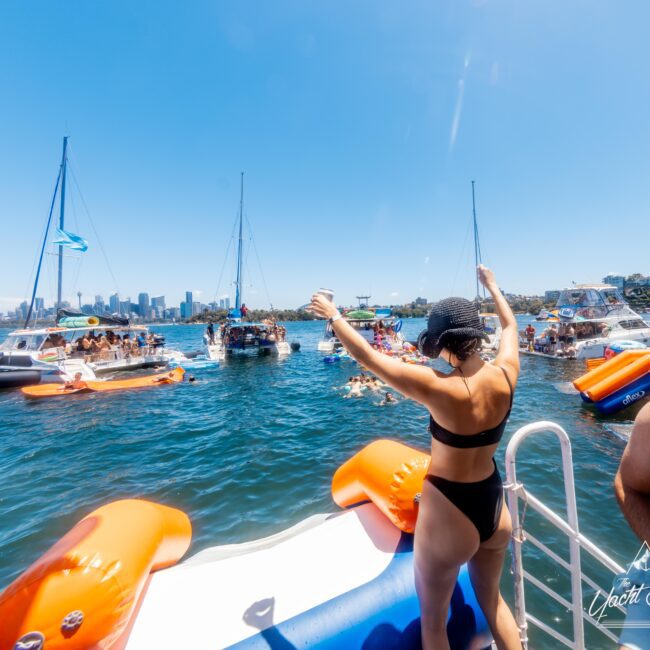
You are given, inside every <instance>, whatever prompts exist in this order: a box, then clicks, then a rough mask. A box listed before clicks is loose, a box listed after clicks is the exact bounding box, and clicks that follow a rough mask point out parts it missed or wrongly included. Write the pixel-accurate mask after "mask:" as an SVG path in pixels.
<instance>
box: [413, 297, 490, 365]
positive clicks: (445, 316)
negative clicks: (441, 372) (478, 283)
mask: <svg viewBox="0 0 650 650" xmlns="http://www.w3.org/2000/svg"><path fill="white" fill-rule="evenodd" d="M454 339H455V340H457V341H467V340H469V339H484V340H485V341H489V339H488V336H487V334H486V333H485V332H484V330H483V325H482V324H481V319H480V318H479V315H478V307H477V305H476V303H475V302H471V301H469V300H467V299H466V298H445V299H444V300H441V301H440V302H436V303H434V305H433V307H432V308H431V311H430V312H429V321H428V323H427V329H425V330H422V332H421V333H420V336H419V337H418V349H419V350H420V352H422V354H425V355H426V356H428V357H431V358H433V359H435V358H437V357H438V356H439V355H440V351H441V350H442V348H444V347H446V345H447V344H448V343H449V341H451V340H454Z"/></svg>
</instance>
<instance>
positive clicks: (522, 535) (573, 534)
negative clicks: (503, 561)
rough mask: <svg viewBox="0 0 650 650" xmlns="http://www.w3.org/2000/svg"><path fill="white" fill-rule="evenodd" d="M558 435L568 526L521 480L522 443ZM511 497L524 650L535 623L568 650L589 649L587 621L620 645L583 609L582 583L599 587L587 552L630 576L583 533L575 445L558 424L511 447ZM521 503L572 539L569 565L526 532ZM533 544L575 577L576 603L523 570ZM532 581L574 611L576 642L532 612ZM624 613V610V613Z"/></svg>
mask: <svg viewBox="0 0 650 650" xmlns="http://www.w3.org/2000/svg"><path fill="white" fill-rule="evenodd" d="M542 432H544V433H546V432H552V433H554V434H555V435H556V436H557V438H558V440H559V442H560V449H561V453H562V470H563V477H564V495H565V501H566V511H567V518H566V520H565V519H563V518H562V517H560V516H559V515H558V514H557V513H555V512H554V511H553V510H551V509H550V508H548V507H547V506H546V505H544V504H543V503H542V502H541V501H540V500H539V499H538V498H536V497H534V496H533V495H532V494H531V493H530V492H528V491H527V490H526V489H525V488H524V485H523V484H522V483H520V482H519V481H518V480H517V468H516V456H517V451H518V450H519V447H520V446H521V444H522V442H523V441H524V440H525V439H526V438H528V437H529V436H531V435H533V434H538V433H542ZM506 478H507V480H506V484H505V486H504V487H505V489H506V495H507V500H508V509H509V511H510V516H511V518H512V528H513V534H512V572H513V577H514V583H515V585H514V587H515V619H516V621H517V625H518V627H519V631H520V635H521V640H522V644H523V647H524V648H525V649H527V648H528V623H529V622H530V623H532V624H533V625H535V626H536V627H537V628H539V629H540V630H542V631H544V632H545V633H547V634H548V635H550V636H551V637H553V638H554V639H556V640H557V641H559V642H560V643H562V644H563V645H565V646H567V647H569V648H574V649H575V650H583V649H584V647H585V638H584V635H585V633H584V621H585V620H587V621H588V622H589V623H591V624H592V625H593V626H594V627H596V628H597V629H598V630H599V631H600V632H601V633H602V634H604V635H606V636H607V637H608V638H610V639H612V640H615V637H614V636H613V635H612V633H611V632H609V630H607V629H606V628H605V627H604V626H603V625H601V624H600V623H599V622H598V621H596V620H595V619H594V618H593V617H592V616H590V615H589V614H588V613H587V612H586V611H585V610H584V608H583V601H582V583H583V582H585V583H586V584H587V585H589V586H591V587H592V588H593V587H597V585H596V583H595V582H594V581H593V580H591V578H589V577H588V576H586V575H584V574H583V573H582V568H581V557H580V553H581V550H582V549H584V550H585V551H586V552H587V553H589V555H591V556H592V557H593V558H594V559H596V560H597V561H598V562H599V563H600V564H601V565H602V566H604V567H605V568H606V569H608V570H609V571H611V572H612V573H613V574H614V575H616V574H619V573H622V572H624V569H623V567H621V566H620V565H619V564H618V563H617V562H615V561H614V560H613V559H612V558H610V557H609V556H608V555H607V554H606V553H605V552H604V551H602V550H601V549H600V548H598V547H597V546H596V545H595V544H594V543H593V542H591V541H590V540H588V539H587V538H586V537H585V536H584V535H582V534H581V533H580V530H579V527H578V508H577V504H576V494H575V482H574V477H573V459H572V453H571V442H570V440H569V436H568V435H567V433H566V431H565V430H564V429H563V428H562V427H561V426H559V425H558V424H555V423H554V422H535V423H533V424H528V425H526V426H524V427H522V428H521V429H519V430H518V431H517V432H516V433H515V434H514V435H513V437H512V439H511V440H510V442H509V443H508V447H507V449H506ZM519 499H523V500H524V503H525V505H526V507H528V506H530V507H532V508H533V509H534V510H536V511H537V512H539V513H540V514H541V515H542V516H543V517H544V518H545V519H546V520H547V521H549V522H550V523H552V524H553V525H554V526H555V527H556V528H558V529H559V530H560V531H561V532H562V533H564V534H565V535H566V536H567V537H568V538H569V561H568V562H567V561H566V560H563V559H562V558H561V557H560V556H559V555H557V554H556V553H554V552H553V551H551V549H550V548H548V546H546V545H545V544H544V543H543V542H541V541H540V540H538V539H537V538H536V537H534V536H533V535H529V534H527V533H526V532H525V531H524V529H523V520H522V519H521V518H520V515H519ZM526 541H530V542H531V543H532V544H533V546H535V547H536V548H537V549H539V550H540V551H541V552H542V553H544V554H545V555H546V556H548V557H550V558H551V559H552V560H553V561H554V562H555V563H556V564H557V565H559V566H561V567H563V568H565V569H567V570H568V571H569V573H570V576H571V602H569V601H567V600H566V599H565V598H564V597H562V596H560V594H558V593H557V592H555V591H554V590H553V589H551V588H550V587H548V586H547V585H545V584H544V583H542V582H541V581H540V580H538V579H537V578H535V577H534V576H533V575H532V574H530V573H529V572H527V571H525V570H524V568H523V555H522V546H523V544H524V542H526ZM525 580H528V581H529V582H531V583H532V584H533V585H535V586H536V587H538V588H539V589H540V590H541V591H542V592H544V593H545V594H546V595H547V596H549V597H550V598H552V599H553V600H555V601H556V602H558V603H560V604H562V605H563V606H565V607H566V608H567V609H569V610H571V612H572V615H573V640H570V639H568V638H567V637H565V636H564V635H563V634H561V633H560V632H558V631H557V630H555V629H553V628H552V627H550V626H549V625H548V624H547V623H544V622H543V621H541V620H540V619H538V618H536V617H535V616H533V615H532V614H529V613H528V612H527V611H526V598H525V589H524V583H525ZM619 609H620V608H619ZM622 611H623V610H622Z"/></svg>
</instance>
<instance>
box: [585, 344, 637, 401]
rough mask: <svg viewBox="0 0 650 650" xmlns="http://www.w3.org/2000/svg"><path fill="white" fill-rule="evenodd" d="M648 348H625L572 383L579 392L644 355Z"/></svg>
mask: <svg viewBox="0 0 650 650" xmlns="http://www.w3.org/2000/svg"><path fill="white" fill-rule="evenodd" d="M649 352H650V350H626V351H625V352H621V353H620V354H618V355H616V356H615V357H614V358H613V359H610V360H609V361H607V362H604V361H603V362H602V363H600V364H599V365H598V366H597V367H596V368H593V369H592V370H590V371H589V372H588V373H586V374H584V375H582V377H578V379H576V380H575V381H574V382H573V385H574V386H575V387H576V389H577V390H579V391H580V392H581V393H582V392H584V391H586V390H587V389H589V388H591V387H592V386H594V385H596V384H597V383H598V382H600V381H602V380H604V379H607V378H608V377H610V376H611V375H612V373H614V372H616V371H617V370H620V369H621V368H624V367H625V366H628V365H629V364H630V363H632V362H633V361H636V360H637V359H641V358H643V357H646V356H647V355H648V353H649Z"/></svg>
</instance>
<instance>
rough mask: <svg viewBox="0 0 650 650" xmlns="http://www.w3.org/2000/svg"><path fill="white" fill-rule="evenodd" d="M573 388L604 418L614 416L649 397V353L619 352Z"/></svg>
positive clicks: (590, 372) (642, 350) (646, 350)
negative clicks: (604, 416)
mask: <svg viewBox="0 0 650 650" xmlns="http://www.w3.org/2000/svg"><path fill="white" fill-rule="evenodd" d="M573 385H574V386H575V387H576V388H577V389H578V390H579V391H580V396H581V397H582V399H583V400H584V401H585V402H587V403H589V404H594V405H595V406H596V408H597V409H598V410H599V411H600V412H601V413H603V414H604V415H611V414H612V413H616V412H617V411H620V410H621V409H624V408H626V407H628V406H630V405H632V404H634V403H635V402H637V401H639V400H641V399H643V398H644V397H646V396H647V395H648V394H650V349H640V350H626V351H625V352H621V353H620V354H618V355H616V356H615V357H612V358H611V359H609V360H608V361H605V362H604V363H603V364H602V365H600V366H598V367H597V368H594V369H593V370H590V371H589V372H587V373H586V374H584V375H583V376H582V377H579V378H578V379H576V380H575V381H574V382H573Z"/></svg>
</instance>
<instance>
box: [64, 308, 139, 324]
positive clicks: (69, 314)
mask: <svg viewBox="0 0 650 650" xmlns="http://www.w3.org/2000/svg"><path fill="white" fill-rule="evenodd" d="M89 317H95V318H97V319H99V325H113V326H115V327H128V325H129V319H128V318H125V317H124V316H117V315H111V316H105V315H102V314H84V313H83V312H80V311H73V310H71V309H59V310H58V311H57V312H56V322H57V324H58V323H59V322H60V321H62V320H63V319H64V318H89Z"/></svg>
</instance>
